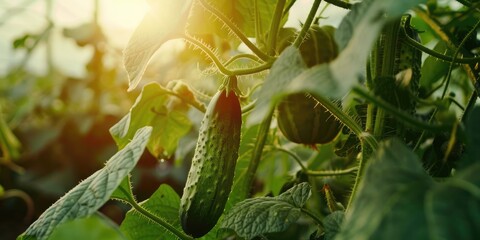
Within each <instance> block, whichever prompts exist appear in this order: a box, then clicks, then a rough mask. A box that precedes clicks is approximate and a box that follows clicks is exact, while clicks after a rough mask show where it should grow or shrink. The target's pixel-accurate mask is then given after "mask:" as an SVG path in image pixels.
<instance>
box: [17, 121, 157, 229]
mask: <svg viewBox="0 0 480 240" xmlns="http://www.w3.org/2000/svg"><path fill="white" fill-rule="evenodd" d="M151 132H152V128H151V127H144V128H141V129H139V130H138V131H137V132H136V134H135V136H134V137H133V139H132V141H131V142H130V143H129V144H127V145H126V146H125V148H123V149H122V150H120V151H118V152H117V153H116V154H115V155H114V156H113V157H112V158H110V160H108V161H107V163H106V164H105V167H103V168H102V169H100V170H98V171H96V172H95V173H94V174H92V175H91V176H90V177H88V178H87V179H85V180H84V181H82V182H81V183H80V184H78V185H77V186H75V187H74V188H73V189H72V190H70V191H69V192H68V193H67V194H65V195H64V196H63V197H62V198H60V199H59V200H58V201H57V202H55V203H54V204H53V205H52V206H51V207H49V208H48V209H47V210H46V211H45V212H44V213H43V214H42V215H41V216H40V217H39V218H38V219H37V221H35V222H34V223H33V224H32V225H30V227H29V228H28V229H27V230H26V231H25V233H24V234H23V235H22V236H21V237H20V239H34V238H35V239H47V238H48V237H49V236H50V234H51V233H52V231H53V230H54V229H55V227H56V226H57V225H59V224H61V223H63V222H65V221H68V220H71V219H75V218H82V217H85V216H89V215H91V214H92V213H94V212H96V211H97V210H98V209H99V208H100V207H101V206H102V205H103V204H105V202H107V201H108V199H109V198H110V195H112V193H113V191H114V190H115V189H116V188H117V187H118V186H119V185H120V183H121V181H122V180H123V179H124V178H125V177H126V176H127V175H128V174H129V173H130V171H132V169H133V168H134V167H135V165H136V164H137V162H138V159H140V156H141V155H142V153H143V151H144V149H145V146H146V144H147V142H148V139H149V138H150V134H151Z"/></svg>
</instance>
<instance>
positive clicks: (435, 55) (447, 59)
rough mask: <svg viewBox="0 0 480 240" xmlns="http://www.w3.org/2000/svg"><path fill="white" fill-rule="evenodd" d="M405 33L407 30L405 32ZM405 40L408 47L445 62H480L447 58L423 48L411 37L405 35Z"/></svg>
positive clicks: (478, 58) (477, 59)
mask: <svg viewBox="0 0 480 240" xmlns="http://www.w3.org/2000/svg"><path fill="white" fill-rule="evenodd" d="M404 31H405V30H404ZM405 37H406V38H405V39H406V40H407V43H408V45H410V46H412V47H414V48H416V49H418V50H420V51H422V52H424V53H426V54H428V55H430V56H432V57H436V58H438V59H441V60H443V61H446V62H456V63H467V64H468V63H476V62H478V61H480V57H462V58H457V57H456V56H454V57H452V56H447V55H444V54H441V53H439V52H436V51H435V50H432V49H430V48H428V47H425V46H423V45H422V44H420V43H419V42H417V41H415V40H414V39H412V38H411V37H410V36H408V35H407V34H406V33H405Z"/></svg>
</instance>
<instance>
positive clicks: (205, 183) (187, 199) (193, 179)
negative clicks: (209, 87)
mask: <svg viewBox="0 0 480 240" xmlns="http://www.w3.org/2000/svg"><path fill="white" fill-rule="evenodd" d="M241 125H242V112H241V108H240V102H239V100H238V97H237V96H236V95H235V93H234V92H233V91H232V92H229V93H228V96H227V92H226V90H223V91H219V92H217V94H215V96H214V97H213V98H212V100H211V101H210V103H209V105H208V108H207V111H206V113H205V115H204V118H203V120H202V123H201V125H200V133H199V136H198V140H197V145H196V148H195V154H194V156H193V160H192V165H191V167H190V171H189V173H188V178H187V182H186V185H185V188H184V190H183V195H182V199H181V203H180V222H181V225H182V228H183V230H184V231H185V233H187V234H189V235H191V236H193V237H196V238H197V237H201V236H203V235H205V234H207V233H208V232H209V231H210V230H211V229H212V228H213V227H214V226H215V224H216V223H217V221H218V218H219V217H220V216H221V215H222V213H223V210H224V208H225V204H226V202H227V199H228V195H229V194H230V190H231V187H232V184H233V175H234V172H235V165H236V162H237V158H238V149H239V146H240V132H241Z"/></svg>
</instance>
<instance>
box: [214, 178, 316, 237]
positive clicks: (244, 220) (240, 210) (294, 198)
mask: <svg viewBox="0 0 480 240" xmlns="http://www.w3.org/2000/svg"><path fill="white" fill-rule="evenodd" d="M310 195H311V188H310V186H309V185H308V184H307V183H301V184H298V185H296V186H294V187H293V188H291V189H289V190H288V191H286V192H284V193H282V194H280V195H279V196H277V197H262V198H252V199H247V200H244V201H242V202H240V203H238V204H236V205H235V206H234V207H233V208H232V209H231V210H230V211H229V212H228V213H227V215H226V216H225V219H224V221H223V222H222V228H228V229H233V230H235V232H236V233H237V234H238V235H239V236H240V237H244V238H246V239H252V238H253V237H255V236H258V235H261V234H264V233H271V232H280V231H284V230H286V229H287V227H288V226H289V225H290V224H292V223H294V222H295V221H297V219H298V218H299V217H300V216H301V208H302V207H303V205H304V204H305V202H306V201H307V200H308V198H309V197H310Z"/></svg>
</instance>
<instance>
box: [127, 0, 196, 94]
mask: <svg viewBox="0 0 480 240" xmlns="http://www.w3.org/2000/svg"><path fill="white" fill-rule="evenodd" d="M191 2H192V0H151V1H149V3H150V11H149V12H148V13H147V14H146V15H145V17H144V18H143V20H142V22H141V23H140V25H139V26H138V27H137V29H136V30H135V32H134V33H133V35H132V36H131V37H130V40H129V42H128V44H127V47H126V48H125V50H124V56H123V62H124V65H125V69H126V70H127V73H128V78H129V83H130V87H129V90H133V89H134V88H135V87H136V86H137V85H138V83H139V82H140V80H141V79H142V76H143V73H144V72H145V69H146V68H147V64H148V62H149V61H150V58H152V56H153V54H154V53H155V52H156V51H157V50H158V49H159V48H160V46H162V44H163V43H165V42H166V41H168V40H170V39H172V38H175V37H176V36H175V35H176V34H178V33H182V31H183V28H184V26H185V23H186V19H187V16H188V12H189V10H190V7H191Z"/></svg>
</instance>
